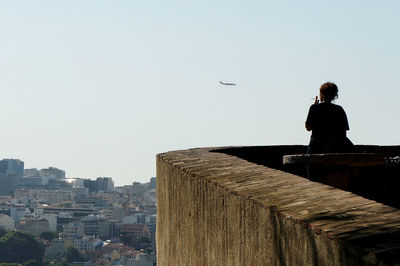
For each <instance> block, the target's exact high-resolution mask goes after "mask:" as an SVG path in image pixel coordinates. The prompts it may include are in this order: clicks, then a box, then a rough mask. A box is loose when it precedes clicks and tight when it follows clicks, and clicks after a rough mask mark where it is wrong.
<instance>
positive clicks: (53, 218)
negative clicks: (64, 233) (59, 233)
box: [41, 213, 57, 232]
mask: <svg viewBox="0 0 400 266" xmlns="http://www.w3.org/2000/svg"><path fill="white" fill-rule="evenodd" d="M41 217H42V218H43V219H46V220H47V221H48V222H49V231H51V232H54V231H56V230H57V215H55V214H51V213H45V214H43V215H42V216H41Z"/></svg>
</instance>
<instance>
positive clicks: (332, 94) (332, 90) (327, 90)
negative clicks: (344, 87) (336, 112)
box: [319, 82, 339, 102]
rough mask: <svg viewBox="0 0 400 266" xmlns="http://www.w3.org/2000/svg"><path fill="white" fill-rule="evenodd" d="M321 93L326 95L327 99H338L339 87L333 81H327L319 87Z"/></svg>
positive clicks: (328, 100) (329, 100)
mask: <svg viewBox="0 0 400 266" xmlns="http://www.w3.org/2000/svg"><path fill="white" fill-rule="evenodd" d="M319 91H320V93H321V94H322V95H324V97H325V101H327V102H331V101H333V100H334V99H336V98H337V97H339V96H338V87H337V86H336V84H335V83H333V82H326V83H324V84H322V85H321V88H320V89H319Z"/></svg>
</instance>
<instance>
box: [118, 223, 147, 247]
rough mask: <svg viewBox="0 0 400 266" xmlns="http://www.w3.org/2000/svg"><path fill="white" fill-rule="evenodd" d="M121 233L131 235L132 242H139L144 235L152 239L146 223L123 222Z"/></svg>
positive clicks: (126, 235)
mask: <svg viewBox="0 0 400 266" xmlns="http://www.w3.org/2000/svg"><path fill="white" fill-rule="evenodd" d="M121 234H122V235H123V236H125V237H129V238H130V241H131V243H136V242H138V241H139V240H140V239H141V238H142V237H145V238H148V239H150V230H149V227H148V226H147V225H146V224H122V226H121Z"/></svg>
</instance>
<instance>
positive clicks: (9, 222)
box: [0, 214, 15, 230]
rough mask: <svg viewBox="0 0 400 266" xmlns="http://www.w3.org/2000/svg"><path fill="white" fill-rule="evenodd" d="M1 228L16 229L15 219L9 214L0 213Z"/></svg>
mask: <svg viewBox="0 0 400 266" xmlns="http://www.w3.org/2000/svg"><path fill="white" fill-rule="evenodd" d="M0 228H2V229H4V230H14V229H15V220H14V219H13V218H11V217H10V216H8V215H5V214H0Z"/></svg>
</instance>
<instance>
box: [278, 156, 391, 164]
mask: <svg viewBox="0 0 400 266" xmlns="http://www.w3.org/2000/svg"><path fill="white" fill-rule="evenodd" d="M283 164H284V165H289V164H296V165H308V166H314V165H315V166H321V165H346V166H352V167H363V166H379V165H384V164H385V155H384V154H379V153H326V154H294V155H285V156H283Z"/></svg>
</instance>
